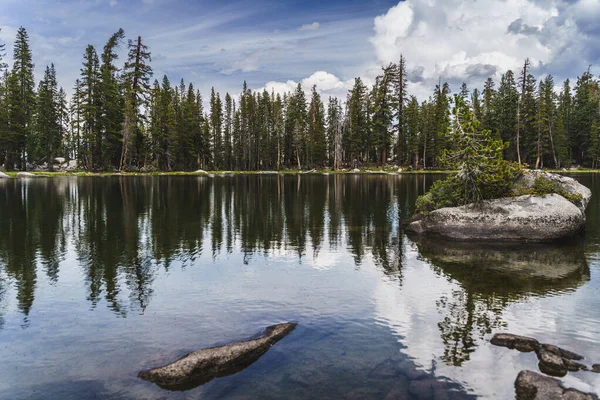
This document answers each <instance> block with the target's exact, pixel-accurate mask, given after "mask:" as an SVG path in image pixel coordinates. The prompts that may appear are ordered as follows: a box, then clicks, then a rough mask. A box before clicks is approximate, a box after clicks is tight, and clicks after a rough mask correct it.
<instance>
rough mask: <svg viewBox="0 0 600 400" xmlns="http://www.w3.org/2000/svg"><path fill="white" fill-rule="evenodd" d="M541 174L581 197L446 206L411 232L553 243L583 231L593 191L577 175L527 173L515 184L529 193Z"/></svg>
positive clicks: (517, 189)
mask: <svg viewBox="0 0 600 400" xmlns="http://www.w3.org/2000/svg"><path fill="white" fill-rule="evenodd" d="M540 176H543V177H545V178H546V179H549V180H551V181H553V182H555V183H556V184H557V185H558V186H559V187H560V188H562V190H564V191H566V192H568V193H570V194H580V195H581V201H577V202H576V203H577V204H574V203H571V202H570V201H569V200H567V199H565V198H564V197H563V196H561V195H559V194H550V195H546V196H533V195H525V196H518V197H505V198H500V199H494V200H485V201H483V202H481V203H479V204H468V205H465V206H461V207H445V208H440V209H438V210H434V211H432V212H431V213H429V214H427V215H425V216H417V217H415V218H414V219H413V221H412V222H410V223H409V224H408V225H407V226H406V230H407V231H408V232H413V233H416V234H419V235H423V234H433V235H437V236H441V237H443V238H447V239H452V240H463V241H466V240H477V241H515V242H524V241H532V242H544V241H551V240H555V239H561V238H564V237H569V236H574V235H576V234H577V233H579V232H581V231H583V229H584V228H585V209H586V207H587V205H588V204H589V200H590V197H591V191H590V190H589V189H588V188H586V187H585V186H583V185H581V184H580V183H578V182H577V181H575V179H573V178H568V177H564V176H560V175H556V174H549V173H546V172H542V171H526V172H525V173H524V174H523V175H522V176H521V177H520V178H519V179H517V181H516V182H515V192H517V193H518V192H521V193H523V192H526V191H527V190H528V189H530V188H531V187H532V186H533V183H534V182H535V180H536V179H537V178H538V177H540Z"/></svg>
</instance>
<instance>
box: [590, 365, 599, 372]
mask: <svg viewBox="0 0 600 400" xmlns="http://www.w3.org/2000/svg"><path fill="white" fill-rule="evenodd" d="M592 372H595V373H597V374H600V364H594V365H592Z"/></svg>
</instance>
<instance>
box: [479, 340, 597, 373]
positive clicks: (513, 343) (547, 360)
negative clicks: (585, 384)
mask: <svg viewBox="0 0 600 400" xmlns="http://www.w3.org/2000/svg"><path fill="white" fill-rule="evenodd" d="M490 343H492V344H493V345H495V346H502V347H508V348H509V349H516V350H519V351H522V352H531V351H535V354H536V355H537V358H538V361H539V363H538V368H539V369H540V371H541V372H543V373H544V374H546V375H551V376H558V377H563V376H565V375H567V372H569V371H570V372H577V371H589V368H588V366H587V365H585V364H582V363H579V362H577V361H576V360H583V359H584V357H583V356H582V355H580V354H577V353H574V352H572V351H569V350H565V349H563V348H560V347H558V346H554V345H551V344H546V343H539V342H538V341H537V340H536V339H534V338H531V337H528V336H519V335H513V334H511V333H497V334H495V335H494V336H493V337H492V339H491V340H490ZM594 367H595V366H592V371H594ZM598 368H599V371H598V372H600V365H598ZM594 372H596V371H594Z"/></svg>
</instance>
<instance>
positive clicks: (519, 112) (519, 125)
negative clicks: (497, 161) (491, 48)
mask: <svg viewBox="0 0 600 400" xmlns="http://www.w3.org/2000/svg"><path fill="white" fill-rule="evenodd" d="M528 70H529V58H526V59H525V62H524V63H523V69H522V71H521V75H520V76H519V86H520V87H521V94H520V96H519V101H518V102H517V137H516V143H517V161H518V163H519V164H521V129H522V127H523V125H524V123H523V117H522V114H523V112H522V108H523V102H524V98H525V88H526V85H527V75H528Z"/></svg>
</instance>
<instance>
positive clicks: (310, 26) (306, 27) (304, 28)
mask: <svg viewBox="0 0 600 400" xmlns="http://www.w3.org/2000/svg"><path fill="white" fill-rule="evenodd" d="M320 26H321V24H319V23H318V22H313V23H312V24H306V25H302V26H301V27H300V28H299V29H298V30H300V31H316V30H317V29H319V27H320Z"/></svg>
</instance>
